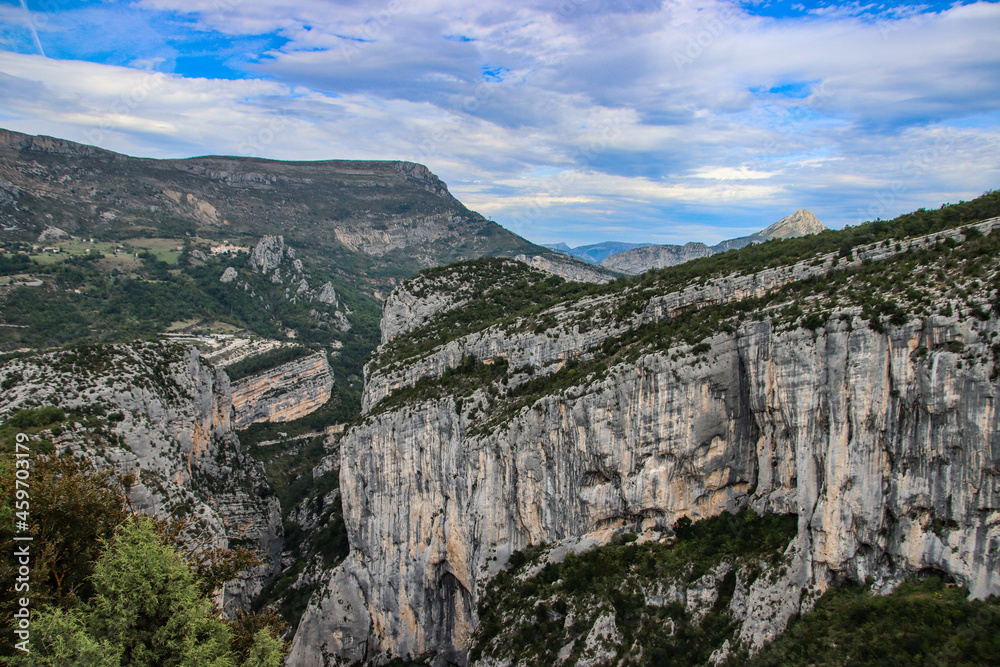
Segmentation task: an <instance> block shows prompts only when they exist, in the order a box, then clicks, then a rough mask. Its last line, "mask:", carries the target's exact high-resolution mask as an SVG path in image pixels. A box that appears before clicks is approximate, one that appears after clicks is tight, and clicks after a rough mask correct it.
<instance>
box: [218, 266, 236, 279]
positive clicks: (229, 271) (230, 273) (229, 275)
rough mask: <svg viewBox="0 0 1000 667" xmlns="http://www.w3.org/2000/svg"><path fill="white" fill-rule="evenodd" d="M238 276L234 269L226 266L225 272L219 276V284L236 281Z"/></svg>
mask: <svg viewBox="0 0 1000 667" xmlns="http://www.w3.org/2000/svg"><path fill="white" fill-rule="evenodd" d="M238 275H239V273H238V272H237V271H236V269H234V268H233V267H231V266H227V267H226V270H225V271H223V272H222V275H221V276H219V282H220V283H231V282H233V281H234V280H236V277H237V276H238Z"/></svg>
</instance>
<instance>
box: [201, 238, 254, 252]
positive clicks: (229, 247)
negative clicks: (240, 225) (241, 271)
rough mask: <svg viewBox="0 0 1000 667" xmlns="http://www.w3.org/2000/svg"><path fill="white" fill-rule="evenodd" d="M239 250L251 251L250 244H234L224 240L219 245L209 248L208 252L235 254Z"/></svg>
mask: <svg viewBox="0 0 1000 667" xmlns="http://www.w3.org/2000/svg"><path fill="white" fill-rule="evenodd" d="M239 252H245V253H248V254H249V253H250V246H248V245H233V244H232V243H229V242H228V241H224V242H222V243H220V244H219V245H214V246H212V247H211V248H209V249H208V254H210V255H235V254H236V253H239Z"/></svg>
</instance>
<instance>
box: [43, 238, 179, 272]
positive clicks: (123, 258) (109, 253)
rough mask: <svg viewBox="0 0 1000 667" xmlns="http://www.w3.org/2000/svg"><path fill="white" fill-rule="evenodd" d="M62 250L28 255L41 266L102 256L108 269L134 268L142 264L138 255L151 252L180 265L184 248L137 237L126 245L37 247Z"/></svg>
mask: <svg viewBox="0 0 1000 667" xmlns="http://www.w3.org/2000/svg"><path fill="white" fill-rule="evenodd" d="M43 247H44V248H52V247H55V248H59V252H58V253H51V252H37V253H31V254H29V257H30V258H31V259H33V260H36V261H37V262H38V263H39V264H42V265H49V264H56V263H58V262H64V261H66V260H67V259H69V258H70V257H80V256H85V255H93V254H100V255H103V256H104V258H103V259H102V260H101V262H102V264H104V265H105V266H106V267H107V268H132V267H137V266H139V265H140V264H141V261H140V260H139V259H138V258H137V257H136V256H135V255H136V254H137V253H141V252H149V253H152V254H153V255H154V256H155V257H156V259H158V260H160V261H161V262H166V263H167V264H170V265H172V266H176V265H177V260H178V258H179V257H180V255H181V245H180V243H178V241H177V239H166V238H138V239H130V240H129V241H128V242H124V243H112V242H106V241H97V242H95V243H90V242H89V241H86V240H83V239H70V240H60V241H53V242H51V243H49V244H48V245H46V244H39V245H38V248H39V249H41V248H43Z"/></svg>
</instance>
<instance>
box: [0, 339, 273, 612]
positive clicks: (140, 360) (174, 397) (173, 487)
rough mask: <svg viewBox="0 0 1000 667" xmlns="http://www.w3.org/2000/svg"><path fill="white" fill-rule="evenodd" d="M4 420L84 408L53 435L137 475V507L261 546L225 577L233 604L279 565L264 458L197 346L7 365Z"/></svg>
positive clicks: (63, 355) (141, 346)
mask: <svg viewBox="0 0 1000 667" xmlns="http://www.w3.org/2000/svg"><path fill="white" fill-rule="evenodd" d="M0 382H2V385H3V387H4V392H3V396H2V397H0V419H4V418H7V417H9V416H10V415H11V414H13V413H15V412H17V411H18V410H20V409H22V408H29V407H34V406H39V405H55V406H57V407H60V408H62V409H63V410H65V411H66V412H67V413H69V414H70V415H71V416H72V415H77V416H75V417H72V422H71V423H70V424H68V425H67V426H66V427H65V430H62V432H61V433H59V434H58V435H56V434H52V435H53V440H54V442H55V444H56V445H57V446H58V447H59V448H60V449H64V450H70V451H74V452H80V453H83V454H85V455H86V456H87V457H89V458H91V459H93V460H94V461H95V463H96V464H97V465H98V466H100V467H105V466H114V467H116V468H118V469H119V470H121V471H122V472H123V473H128V472H134V473H137V474H138V480H139V481H138V484H137V485H136V486H135V487H133V489H132V502H133V505H134V506H135V507H136V509H138V510H139V511H142V512H146V513H148V514H152V515H156V516H161V517H166V516H168V515H171V514H173V515H174V516H187V517H188V518H190V519H192V520H193V521H194V522H195V523H196V524H197V525H198V526H200V527H201V528H202V529H203V530H205V531H206V532H207V534H208V535H210V536H211V537H212V538H214V545H215V546H222V547H225V546H228V545H230V544H231V543H232V542H233V541H239V542H241V543H244V544H250V545H252V546H254V547H256V548H257V549H258V551H259V552H260V554H261V556H262V557H263V558H264V559H265V561H266V563H265V564H264V565H263V566H260V567H258V568H255V569H254V570H252V571H249V572H246V573H244V574H243V575H241V576H240V577H239V578H237V579H236V580H235V581H233V582H231V583H230V584H229V585H227V586H226V589H225V591H224V593H223V599H222V600H221V602H222V606H223V608H224V609H225V610H226V611H227V612H233V611H235V610H236V609H240V608H243V609H246V608H248V607H249V603H250V601H251V600H252V599H253V597H254V596H255V595H256V594H257V593H259V592H260V590H261V588H262V586H263V583H264V581H265V580H266V579H267V578H268V577H269V576H270V575H271V574H273V573H274V572H276V571H277V567H278V559H279V557H280V554H281V548H282V531H281V515H280V512H279V508H278V502H277V499H276V498H275V496H274V493H273V491H272V490H271V489H270V487H269V486H268V484H267V481H266V480H265V478H264V470H263V467H262V466H261V464H259V463H257V462H256V461H254V460H253V459H251V458H250V457H249V456H247V455H245V454H244V453H242V452H241V451H240V446H239V440H238V439H237V437H236V435H235V434H234V433H233V432H232V420H231V415H232V401H231V397H230V391H229V379H228V377H227V376H226V374H225V373H223V372H221V371H216V370H213V369H212V368H210V367H208V366H206V365H205V364H204V363H202V361H201V360H200V358H199V356H198V353H197V351H196V350H195V349H193V348H183V347H181V346H178V345H173V344H163V343H133V344H123V345H99V346H80V347H79V348H72V349H68V350H62V351H58V352H48V353H41V354H34V355H30V356H24V357H20V358H15V359H11V360H9V361H7V362H6V363H4V364H3V366H0Z"/></svg>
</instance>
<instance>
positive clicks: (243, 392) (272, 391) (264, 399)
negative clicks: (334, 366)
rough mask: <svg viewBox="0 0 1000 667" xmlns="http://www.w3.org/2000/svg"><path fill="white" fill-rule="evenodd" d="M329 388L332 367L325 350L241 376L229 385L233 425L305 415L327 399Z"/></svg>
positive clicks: (243, 426)
mask: <svg viewBox="0 0 1000 667" xmlns="http://www.w3.org/2000/svg"><path fill="white" fill-rule="evenodd" d="M332 388H333V371H332V370H331V369H330V364H329V362H328V361H327V358H326V353H325V352H319V353H316V354H311V355H309V356H306V357H302V358H300V359H296V360H294V361H290V362H288V363H287V364H282V365H281V366H278V367H276V368H272V369H271V370H268V371H264V372H263V373H259V374H257V375H253V376H251V377H248V378H246V379H243V380H240V381H239V382H237V383H235V384H234V385H233V387H232V403H233V412H234V415H233V428H237V429H243V428H246V427H247V426H249V425H250V424H254V423H257V422H265V421H270V422H287V421H292V420H293V419H298V418H300V417H304V416H306V415H307V414H309V413H310V412H313V411H314V410H316V408H318V407H320V406H321V405H323V404H324V403H326V402H327V400H329V398H330V390H331V389H332Z"/></svg>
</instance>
